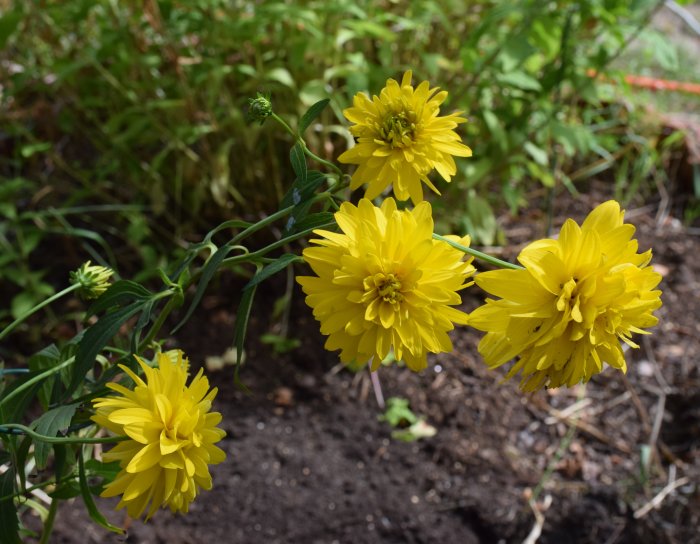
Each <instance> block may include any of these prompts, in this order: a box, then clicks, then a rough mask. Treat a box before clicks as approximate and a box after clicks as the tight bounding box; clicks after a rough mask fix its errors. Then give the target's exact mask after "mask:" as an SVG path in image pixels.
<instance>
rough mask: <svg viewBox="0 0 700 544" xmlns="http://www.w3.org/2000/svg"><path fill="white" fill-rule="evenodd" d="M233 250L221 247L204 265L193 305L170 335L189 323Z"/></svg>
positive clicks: (226, 246) (229, 247) (225, 246)
mask: <svg viewBox="0 0 700 544" xmlns="http://www.w3.org/2000/svg"><path fill="white" fill-rule="evenodd" d="M232 249H233V248H232V247H231V246H229V245H224V246H221V247H220V248H219V249H217V250H216V252H215V253H214V254H213V255H212V256H211V257H210V259H209V260H208V261H207V262H206V264H205V265H204V269H203V270H202V278H201V279H200V280H199V283H198V284H197V290H196V291H195V293H194V298H193V299H192V303H191V304H190V307H189V308H188V309H187V312H186V313H185V317H183V318H182V320H181V321H180V322H179V323H178V324H177V325H175V328H174V329H173V330H172V331H171V332H170V334H174V333H175V332H177V331H178V330H180V328H181V327H182V326H183V325H184V324H185V323H187V320H188V319H189V318H190V317H191V316H192V312H194V310H195V308H196V307H197V305H198V304H199V301H200V300H202V296H204V291H205V290H206V288H207V285H209V282H210V281H211V279H212V278H213V277H214V274H215V273H216V271H217V269H218V268H219V265H220V264H221V262H222V261H223V260H224V259H225V258H226V255H228V254H229V253H230V252H231V250H232Z"/></svg>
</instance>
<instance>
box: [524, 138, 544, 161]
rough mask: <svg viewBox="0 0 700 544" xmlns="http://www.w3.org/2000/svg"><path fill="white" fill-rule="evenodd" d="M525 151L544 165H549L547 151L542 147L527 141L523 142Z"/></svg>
mask: <svg viewBox="0 0 700 544" xmlns="http://www.w3.org/2000/svg"><path fill="white" fill-rule="evenodd" d="M523 147H524V148H525V151H527V152H528V154H529V155H530V156H531V157H532V158H533V160H534V161H535V162H536V163H537V164H540V165H542V166H547V165H548V164H549V157H548V156H547V152H546V151H545V150H544V149H542V148H541V147H537V146H536V145H535V144H533V143H532V142H525V143H524V144H523Z"/></svg>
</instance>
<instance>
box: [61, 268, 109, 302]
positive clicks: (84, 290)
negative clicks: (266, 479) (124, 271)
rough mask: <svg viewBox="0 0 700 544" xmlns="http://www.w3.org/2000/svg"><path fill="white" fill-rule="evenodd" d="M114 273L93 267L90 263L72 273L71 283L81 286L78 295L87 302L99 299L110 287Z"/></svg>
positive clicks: (106, 269) (107, 269)
mask: <svg viewBox="0 0 700 544" xmlns="http://www.w3.org/2000/svg"><path fill="white" fill-rule="evenodd" d="M112 274H114V271H113V270H111V269H109V268H106V267H104V266H93V265H91V264H90V261H87V262H85V263H83V264H82V265H81V267H80V268H78V269H77V270H74V271H73V272H71V273H70V282H71V284H73V285H80V288H79V289H78V294H79V295H80V296H81V297H83V298H84V299H86V300H90V299H93V298H97V297H99V296H100V295H101V294H102V293H104V292H105V291H106V290H107V287H109V279H110V278H111V277H112Z"/></svg>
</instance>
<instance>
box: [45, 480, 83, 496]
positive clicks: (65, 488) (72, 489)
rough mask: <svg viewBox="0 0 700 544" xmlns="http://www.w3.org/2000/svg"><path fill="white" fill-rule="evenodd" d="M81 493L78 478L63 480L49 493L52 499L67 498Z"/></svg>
mask: <svg viewBox="0 0 700 544" xmlns="http://www.w3.org/2000/svg"><path fill="white" fill-rule="evenodd" d="M78 495H80V482H78V480H77V479H75V478H74V479H70V480H63V481H62V482H61V483H59V484H58V486H57V487H56V489H55V490H54V491H53V492H52V493H49V496H50V497H51V498H52V499H56V500H64V501H65V500H67V499H72V498H73V497H77V496H78Z"/></svg>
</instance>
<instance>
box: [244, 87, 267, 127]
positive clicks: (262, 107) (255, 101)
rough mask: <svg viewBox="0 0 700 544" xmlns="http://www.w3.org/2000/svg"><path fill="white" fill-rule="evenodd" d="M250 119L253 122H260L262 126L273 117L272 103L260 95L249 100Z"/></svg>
mask: <svg viewBox="0 0 700 544" xmlns="http://www.w3.org/2000/svg"><path fill="white" fill-rule="evenodd" d="M248 106H249V107H248V117H249V118H250V119H251V120H252V121H260V124H261V125H262V124H263V123H264V122H265V119H267V118H268V117H270V115H272V102H270V98H269V97H267V96H263V95H262V94H260V93H258V96H257V97H256V98H249V99H248Z"/></svg>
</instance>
